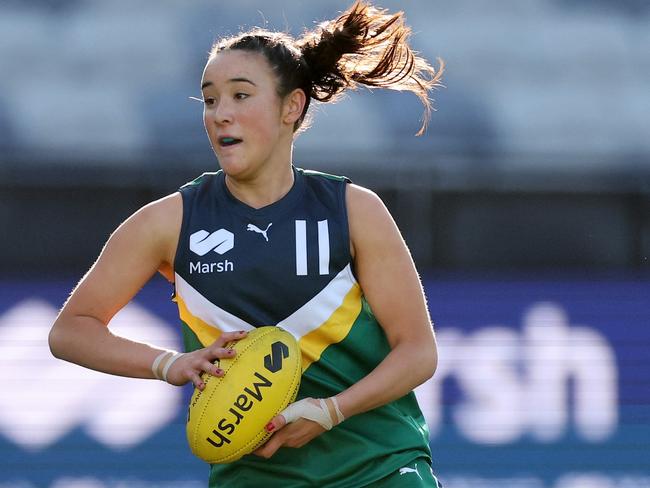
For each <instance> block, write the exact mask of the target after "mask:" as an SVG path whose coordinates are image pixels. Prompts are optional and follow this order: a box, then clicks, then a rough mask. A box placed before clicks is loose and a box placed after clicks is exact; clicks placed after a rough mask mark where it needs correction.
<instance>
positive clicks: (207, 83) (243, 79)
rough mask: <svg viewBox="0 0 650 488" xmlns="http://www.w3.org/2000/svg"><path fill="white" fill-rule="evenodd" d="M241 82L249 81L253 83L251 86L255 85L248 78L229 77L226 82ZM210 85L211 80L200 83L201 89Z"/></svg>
mask: <svg viewBox="0 0 650 488" xmlns="http://www.w3.org/2000/svg"><path fill="white" fill-rule="evenodd" d="M242 82H243V83H250V84H251V85H253V86H257V85H256V84H255V83H253V82H252V81H251V80H249V79H248V78H230V79H229V80H228V83H242ZM212 85H214V83H212V82H211V81H206V82H205V83H203V84H202V85H201V90H203V89H205V88H207V87H209V86H212Z"/></svg>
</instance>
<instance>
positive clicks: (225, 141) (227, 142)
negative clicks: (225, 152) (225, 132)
mask: <svg viewBox="0 0 650 488" xmlns="http://www.w3.org/2000/svg"><path fill="white" fill-rule="evenodd" d="M241 142H243V141H242V140H241V139H236V138H235V137H220V138H219V146H220V147H231V146H235V145H237V144H239V143H241Z"/></svg>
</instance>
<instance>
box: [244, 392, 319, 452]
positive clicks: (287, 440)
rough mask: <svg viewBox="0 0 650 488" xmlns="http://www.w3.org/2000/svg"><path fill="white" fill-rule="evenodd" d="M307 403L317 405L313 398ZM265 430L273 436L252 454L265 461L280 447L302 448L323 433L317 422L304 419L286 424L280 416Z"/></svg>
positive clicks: (274, 418)
mask: <svg viewBox="0 0 650 488" xmlns="http://www.w3.org/2000/svg"><path fill="white" fill-rule="evenodd" d="M308 401H310V402H311V403H313V404H314V405H317V406H318V405H319V403H318V400H314V399H313V398H309V399H308ZM266 430H268V431H270V432H273V435H272V436H271V438H270V439H269V440H268V441H266V443H265V444H264V445H263V446H262V447H259V448H258V449H256V450H255V451H254V452H253V454H255V455H256V456H260V457H263V458H266V459H268V458H270V457H271V456H273V454H275V452H276V451H277V450H278V449H280V448H281V447H294V448H296V447H302V446H304V445H305V444H307V443H308V442H309V441H311V440H312V439H314V438H316V437H318V436H319V435H321V434H322V433H323V432H325V429H324V428H323V427H322V426H321V425H320V424H319V423H318V422H314V421H312V420H307V419H305V418H301V419H298V420H296V421H295V422H292V423H290V424H287V421H286V419H285V418H284V416H283V415H282V414H278V415H276V416H275V417H273V419H272V420H271V421H270V422H269V424H268V425H267V429H266Z"/></svg>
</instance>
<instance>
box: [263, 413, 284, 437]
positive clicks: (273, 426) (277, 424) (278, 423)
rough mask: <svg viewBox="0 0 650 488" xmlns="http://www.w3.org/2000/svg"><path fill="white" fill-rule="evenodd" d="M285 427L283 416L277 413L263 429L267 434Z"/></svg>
mask: <svg viewBox="0 0 650 488" xmlns="http://www.w3.org/2000/svg"><path fill="white" fill-rule="evenodd" d="M285 425H287V419H285V418H284V415H282V414H281V413H279V414H278V415H276V416H275V417H273V418H272V419H271V421H270V422H269V423H268V424H266V427H265V428H266V431H267V432H276V431H278V430H280V429H282V427H284V426H285Z"/></svg>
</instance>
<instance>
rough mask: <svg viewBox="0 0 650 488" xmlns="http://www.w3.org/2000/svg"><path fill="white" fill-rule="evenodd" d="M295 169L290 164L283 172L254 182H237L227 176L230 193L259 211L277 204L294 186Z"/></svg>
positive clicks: (277, 172) (276, 172)
mask: <svg viewBox="0 0 650 488" xmlns="http://www.w3.org/2000/svg"><path fill="white" fill-rule="evenodd" d="M293 181H294V175H293V168H292V166H291V165H290V164H289V165H287V166H286V167H285V168H284V169H283V170H281V171H275V172H273V173H271V174H269V175H266V176H265V177H263V178H261V177H259V178H255V179H252V180H245V181H241V180H237V179H235V178H232V177H230V176H228V175H226V186H227V187H228V191H230V193H231V194H232V195H233V196H234V197H235V198H236V199H237V200H239V201H240V202H243V203H245V204H246V205H248V206H249V207H253V208H255V209H259V208H262V207H266V206H267V205H271V204H272V203H275V202H277V201H278V200H280V199H281V198H282V197H283V196H285V195H286V194H287V193H289V190H291V187H292V186H293Z"/></svg>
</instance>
